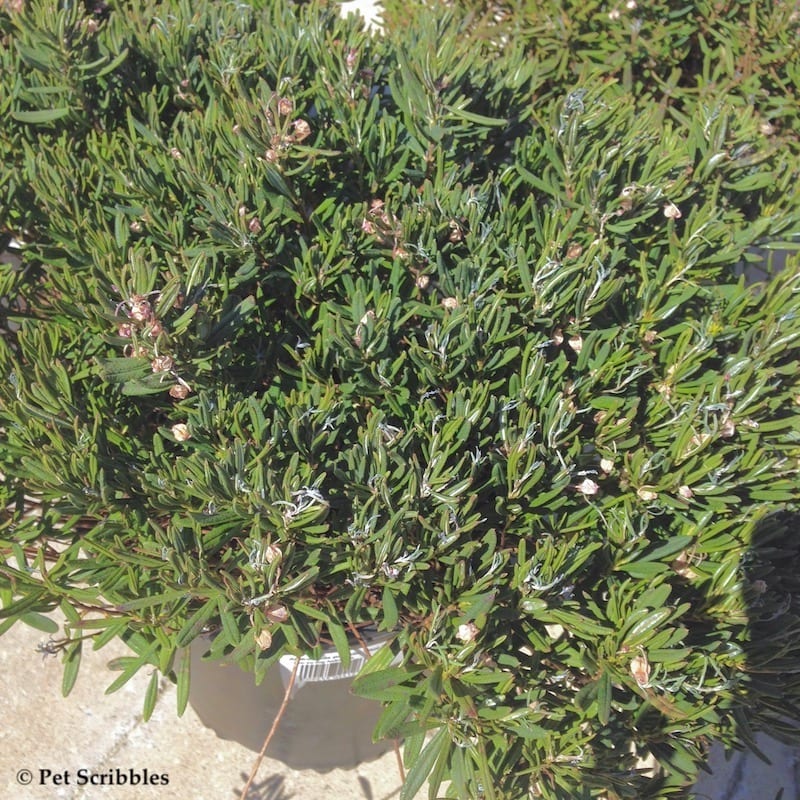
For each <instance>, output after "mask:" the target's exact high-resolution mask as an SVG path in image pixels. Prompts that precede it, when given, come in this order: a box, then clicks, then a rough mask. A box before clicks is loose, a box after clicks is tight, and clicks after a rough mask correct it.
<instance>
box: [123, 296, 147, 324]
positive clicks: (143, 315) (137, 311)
mask: <svg viewBox="0 0 800 800" xmlns="http://www.w3.org/2000/svg"><path fill="white" fill-rule="evenodd" d="M152 314H153V307H152V306H151V305H150V301H149V300H148V299H147V298H146V297H142V296H141V295H134V296H133V297H132V298H131V311H130V314H129V315H128V316H130V318H131V319H135V320H136V321H137V322H146V321H147V320H149V319H150V317H151V316H152Z"/></svg>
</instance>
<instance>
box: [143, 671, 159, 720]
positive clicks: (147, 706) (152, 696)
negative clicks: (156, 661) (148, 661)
mask: <svg viewBox="0 0 800 800" xmlns="http://www.w3.org/2000/svg"><path fill="white" fill-rule="evenodd" d="M159 679H160V675H159V673H158V672H157V671H156V670H154V671H153V674H152V675H151V676H150V682H149V683H148V684H147V691H145V693H144V709H143V711H142V719H143V720H144V721H145V722H147V720H149V719H150V717H152V716H153V709H155V707H156V700H158V684H159Z"/></svg>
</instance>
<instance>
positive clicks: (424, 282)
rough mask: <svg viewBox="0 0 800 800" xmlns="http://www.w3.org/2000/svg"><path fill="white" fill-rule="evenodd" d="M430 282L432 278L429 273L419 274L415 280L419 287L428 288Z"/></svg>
mask: <svg viewBox="0 0 800 800" xmlns="http://www.w3.org/2000/svg"><path fill="white" fill-rule="evenodd" d="M430 282H431V279H430V276H428V275H417V279H416V280H415V281H414V283H415V284H416V285H417V288H418V289H427V288H428V284H429V283H430Z"/></svg>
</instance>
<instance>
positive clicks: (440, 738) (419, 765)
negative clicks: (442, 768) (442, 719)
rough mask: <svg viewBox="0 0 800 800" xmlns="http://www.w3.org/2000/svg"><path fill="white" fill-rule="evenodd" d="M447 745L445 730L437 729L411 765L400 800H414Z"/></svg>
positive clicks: (442, 728) (447, 739)
mask: <svg viewBox="0 0 800 800" xmlns="http://www.w3.org/2000/svg"><path fill="white" fill-rule="evenodd" d="M449 744H450V741H449V736H448V733H447V728H445V727H441V728H439V730H438V731H436V733H435V734H434V735H433V738H432V739H431V740H430V741H429V742H428V743H427V744H426V745H425V747H424V748H423V749H422V752H421V753H420V754H419V756H418V757H417V758H416V759H415V761H414V763H413V764H412V765H411V769H409V771H408V774H407V775H406V780H405V783H404V784H403V788H402V789H401V790H400V800H414V797H415V796H416V794H417V792H418V791H419V790H420V789H421V788H422V785H423V784H424V783H425V781H426V780H427V778H428V776H429V775H430V774H431V770H432V769H433V765H434V764H435V763H436V760H437V759H438V758H439V756H440V755H441V754H442V752H443V751H444V750H445V749H446V748H447V747H448V745H449Z"/></svg>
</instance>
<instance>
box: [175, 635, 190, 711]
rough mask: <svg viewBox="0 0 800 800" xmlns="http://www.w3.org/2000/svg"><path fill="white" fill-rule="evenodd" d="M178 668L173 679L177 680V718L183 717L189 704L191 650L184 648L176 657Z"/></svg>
mask: <svg viewBox="0 0 800 800" xmlns="http://www.w3.org/2000/svg"><path fill="white" fill-rule="evenodd" d="M178 658H179V661H178V668H177V670H175V677H176V678H177V709H178V716H179V717H181V716H183V712H184V711H186V705H187V703H188V702H189V682H190V671H191V664H192V658H191V650H190V649H189V648H188V647H184V648H183V649H182V650H181V651H180V655H179V656H178Z"/></svg>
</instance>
